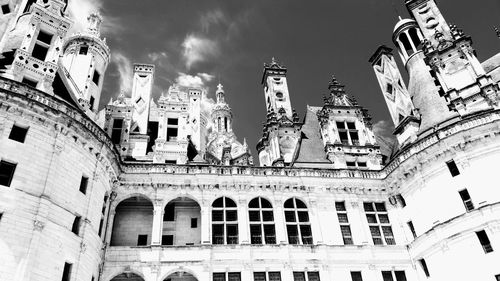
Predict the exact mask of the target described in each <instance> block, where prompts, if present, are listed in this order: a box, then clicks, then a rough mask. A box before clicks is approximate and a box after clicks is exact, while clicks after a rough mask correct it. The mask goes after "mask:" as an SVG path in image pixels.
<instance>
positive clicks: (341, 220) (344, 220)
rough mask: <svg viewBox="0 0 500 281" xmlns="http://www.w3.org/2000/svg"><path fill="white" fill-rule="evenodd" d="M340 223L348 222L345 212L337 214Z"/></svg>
mask: <svg viewBox="0 0 500 281" xmlns="http://www.w3.org/2000/svg"><path fill="white" fill-rule="evenodd" d="M338 217H339V222H340V223H349V219H348V218H347V214H338Z"/></svg>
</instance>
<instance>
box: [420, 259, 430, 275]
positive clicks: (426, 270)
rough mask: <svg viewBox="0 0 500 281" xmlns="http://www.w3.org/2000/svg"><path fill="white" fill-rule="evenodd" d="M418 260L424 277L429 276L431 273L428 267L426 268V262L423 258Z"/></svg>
mask: <svg viewBox="0 0 500 281" xmlns="http://www.w3.org/2000/svg"><path fill="white" fill-rule="evenodd" d="M418 262H419V263H420V266H421V267H422V270H423V271H424V273H425V276H426V277H430V276H431V275H430V274H429V268H427V263H426V262H425V260H424V259H419V260H418Z"/></svg>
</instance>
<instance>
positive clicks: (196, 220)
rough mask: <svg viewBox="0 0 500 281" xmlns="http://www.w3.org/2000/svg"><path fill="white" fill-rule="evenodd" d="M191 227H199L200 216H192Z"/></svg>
mask: <svg viewBox="0 0 500 281" xmlns="http://www.w3.org/2000/svg"><path fill="white" fill-rule="evenodd" d="M191 228H198V218H191Z"/></svg>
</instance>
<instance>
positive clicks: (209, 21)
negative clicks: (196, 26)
mask: <svg viewBox="0 0 500 281" xmlns="http://www.w3.org/2000/svg"><path fill="white" fill-rule="evenodd" d="M226 21H227V19H226V16H225V15H224V13H223V12H222V11H221V10H220V9H217V10H212V11H208V12H207V13H205V14H203V15H202V16H201V18H200V23H201V28H202V30H203V31H204V32H209V31H210V27H211V26H212V25H214V24H219V23H224V22H226Z"/></svg>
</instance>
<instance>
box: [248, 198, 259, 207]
mask: <svg viewBox="0 0 500 281" xmlns="http://www.w3.org/2000/svg"><path fill="white" fill-rule="evenodd" d="M248 207H249V208H259V198H254V199H252V200H251V201H250V203H248Z"/></svg>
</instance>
